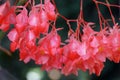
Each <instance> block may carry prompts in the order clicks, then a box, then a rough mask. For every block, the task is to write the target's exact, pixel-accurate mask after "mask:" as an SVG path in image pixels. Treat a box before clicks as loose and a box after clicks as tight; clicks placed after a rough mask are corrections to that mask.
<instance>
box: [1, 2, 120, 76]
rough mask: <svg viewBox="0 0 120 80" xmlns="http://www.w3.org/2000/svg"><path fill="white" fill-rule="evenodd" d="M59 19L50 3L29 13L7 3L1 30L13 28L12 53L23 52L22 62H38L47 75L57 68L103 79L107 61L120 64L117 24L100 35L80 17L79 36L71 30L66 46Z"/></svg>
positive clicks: (104, 29)
mask: <svg viewBox="0 0 120 80" xmlns="http://www.w3.org/2000/svg"><path fill="white" fill-rule="evenodd" d="M28 2H29V3H30V0H29V1H28ZM17 10H18V13H16V11H17ZM59 16H60V17H63V16H61V15H60V14H58V13H57V12H56V11H55V6H54V5H53V4H52V3H51V2H50V0H44V3H42V1H41V3H40V4H38V5H34V4H33V5H32V6H31V10H30V11H29V12H28V10H27V9H26V7H25V6H10V3H9V1H7V2H5V3H4V4H3V5H1V6H0V29H1V30H3V31H7V30H9V28H10V24H13V25H14V28H12V29H11V30H10V32H9V33H8V35H7V36H8V38H9V40H10V41H11V44H10V49H11V51H15V50H16V49H19V52H20V60H23V61H24V62H25V63H27V62H29V61H30V60H34V61H35V63H36V64H38V65H41V66H42V68H43V69H45V70H47V71H49V70H51V69H53V68H56V69H60V70H61V72H62V73H63V74H65V75H69V74H71V73H73V74H76V75H77V74H78V72H77V71H78V70H83V71H86V70H89V72H90V74H92V73H95V74H96V75H98V76H99V75H100V73H101V71H102V69H103V67H104V62H105V61H106V59H109V60H111V61H114V62H115V63H119V62H120V28H119V25H118V24H117V23H116V24H115V25H114V26H113V28H111V27H105V28H103V29H102V30H100V31H99V32H97V31H94V30H93V29H92V28H91V25H93V23H91V22H85V21H84V20H83V18H82V17H81V15H80V18H79V19H77V22H78V23H79V26H78V27H77V28H76V31H75V32H74V31H73V30H71V28H70V31H69V32H70V34H71V35H69V36H68V39H67V40H66V41H65V42H64V45H62V42H61V37H60V35H59V34H58V33H57V31H58V30H59V29H56V27H55V25H54V23H55V21H56V19H57V17H59ZM63 18H64V19H66V18H65V17H63ZM52 23H53V24H52ZM81 24H82V28H83V29H82V32H80V25H81ZM51 26H52V27H51ZM50 27H51V28H52V29H51V30H50Z"/></svg>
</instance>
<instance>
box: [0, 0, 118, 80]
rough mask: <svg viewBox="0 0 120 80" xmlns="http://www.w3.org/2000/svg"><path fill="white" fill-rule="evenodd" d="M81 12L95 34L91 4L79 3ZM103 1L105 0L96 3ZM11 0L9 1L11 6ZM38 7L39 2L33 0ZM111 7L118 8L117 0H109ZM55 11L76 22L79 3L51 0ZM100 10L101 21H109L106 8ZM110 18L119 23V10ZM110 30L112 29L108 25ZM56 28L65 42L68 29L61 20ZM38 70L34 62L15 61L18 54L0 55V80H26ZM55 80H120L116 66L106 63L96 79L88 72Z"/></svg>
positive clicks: (0, 36)
mask: <svg viewBox="0 0 120 80" xmlns="http://www.w3.org/2000/svg"><path fill="white" fill-rule="evenodd" d="M83 1H84V4H83V12H84V19H85V20H86V21H88V22H95V23H96V27H95V30H99V20H98V14H97V10H96V6H95V4H94V2H93V1H92V0H83ZM99 1H105V0H99ZM14 2H15V0H11V4H13V3H14ZM36 2H37V3H38V2H39V0H36ZM109 2H110V3H111V4H116V5H120V4H119V3H120V1H119V0H109ZM2 3H4V0H0V4H2ZM55 3H56V5H57V9H58V11H59V13H60V14H61V15H63V16H65V17H66V18H68V19H76V18H77V17H78V15H79V6H80V4H79V3H80V0H55ZM99 7H100V10H101V12H102V14H103V16H104V17H105V19H110V18H111V17H110V15H109V12H108V9H107V7H106V6H103V5H99ZM111 9H112V12H113V15H114V16H115V19H116V22H117V23H120V20H119V18H120V13H119V12H120V11H119V10H120V9H119V8H114V7H112V8H111ZM110 24H111V26H112V25H113V24H112V23H110ZM71 26H72V28H73V29H75V28H76V23H71ZM56 27H63V28H64V29H63V30H62V31H59V34H60V35H61V36H62V41H64V40H65V39H66V38H67V31H68V27H67V24H66V22H65V21H64V20H63V19H62V18H58V20H57V25H56ZM6 35H7V33H4V32H2V31H0V46H2V47H4V48H6V49H8V50H9V44H10V41H9V40H8V38H7V37H6ZM36 67H37V68H38V67H40V66H38V65H35V64H34V61H31V62H29V63H27V64H25V63H23V62H21V61H19V51H15V52H14V53H12V56H8V55H7V54H5V53H4V52H2V51H0V80H27V79H26V75H27V73H28V72H29V71H30V70H31V69H33V68H36ZM43 74H44V77H43V78H42V80H50V78H49V77H48V73H47V72H45V71H43ZM59 80H120V63H118V64H116V63H113V62H111V61H109V60H107V61H106V62H105V67H104V69H103V71H102V73H101V75H100V76H99V77H98V76H96V75H94V74H92V75H89V74H88V72H82V71H79V75H78V76H75V75H69V76H64V75H62V76H61V77H60V79H59Z"/></svg>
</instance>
